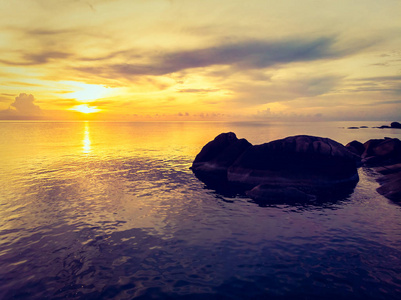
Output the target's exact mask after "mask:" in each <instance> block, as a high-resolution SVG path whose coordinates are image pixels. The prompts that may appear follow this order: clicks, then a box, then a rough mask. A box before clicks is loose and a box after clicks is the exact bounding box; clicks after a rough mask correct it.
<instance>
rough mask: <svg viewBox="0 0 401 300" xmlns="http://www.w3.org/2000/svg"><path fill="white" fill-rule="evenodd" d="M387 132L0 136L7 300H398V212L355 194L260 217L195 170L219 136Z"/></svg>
mask: <svg viewBox="0 0 401 300" xmlns="http://www.w3.org/2000/svg"><path fill="white" fill-rule="evenodd" d="M383 124H385V123H383V122H374V123H372V122H371V123H369V122H365V123H358V122H348V123H331V122H327V123H293V124H286V123H208V122H187V123H184V122H183V123H180V122H176V123H174V122H171V123H94V122H75V123H74V122H70V123H63V122H1V123H0V137H1V148H0V189H1V198H0V265H1V268H0V298H1V299H46V298H47V299H64V298H72V299H132V298H139V299H141V298H144V299H148V298H159V299H166V298H174V299H176V298H190V299H193V298H195V299H203V298H204V299H255V298H256V299H257V298H263V299H266V298H272V299H276V298H277V299H293V298H294V299H322V298H324V299H334V298H336V299H338V298H341V299H345V298H349V299H398V298H399V296H400V295H401V262H400V257H401V207H400V206H399V205H397V204H395V203H393V202H391V201H389V200H387V199H385V198H384V197H382V196H380V195H379V194H377V192H376V191H375V189H376V188H377V187H378V184H377V183H376V182H375V176H376V174H374V172H372V171H371V170H369V169H360V170H359V173H360V182H359V183H358V185H357V187H356V188H355V191H354V193H353V194H351V195H350V196H349V197H347V198H345V199H340V200H338V201H335V202H326V203H322V204H319V205H313V204H310V205H287V204H280V205H271V206H268V205H267V206H259V205H258V204H256V203H254V202H252V201H251V199H249V198H247V197H245V196H241V195H237V196H234V197H227V196H224V195H220V194H218V193H217V192H216V191H214V190H210V189H207V188H206V187H205V185H204V184H203V183H202V182H200V181H199V180H198V179H196V177H195V176H194V175H193V174H192V172H191V171H190V170H189V166H190V165H191V163H192V160H193V158H194V157H195V155H196V154H197V153H198V152H199V151H200V149H201V148H202V146H203V145H204V144H205V143H206V142H208V141H209V140H211V139H213V138H214V137H215V136H216V135H217V134H219V133H221V132H227V131H234V132H236V133H237V136H238V137H244V138H247V139H248V140H249V141H250V142H251V143H254V144H258V143H263V142H267V141H270V140H274V139H277V138H283V137H286V136H289V135H295V134H312V135H319V136H325V137H330V138H333V139H335V140H337V141H339V142H341V143H344V144H345V143H347V142H349V141H351V140H354V139H357V140H359V141H362V142H364V141H366V140H368V139H370V138H383V137H384V136H390V137H398V138H400V137H401V130H400V131H397V130H395V129H386V130H384V129H377V128H367V129H359V130H349V129H346V128H347V127H349V126H360V125H367V126H380V125H383Z"/></svg>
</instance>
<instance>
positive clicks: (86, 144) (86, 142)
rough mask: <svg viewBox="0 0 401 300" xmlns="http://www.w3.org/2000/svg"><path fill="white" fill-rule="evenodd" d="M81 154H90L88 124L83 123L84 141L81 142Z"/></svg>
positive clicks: (86, 122)
mask: <svg viewBox="0 0 401 300" xmlns="http://www.w3.org/2000/svg"><path fill="white" fill-rule="evenodd" d="M82 144H83V146H82V152H83V153H85V154H89V153H90V152H91V140H90V131H89V122H88V121H85V131H84V139H83V140H82Z"/></svg>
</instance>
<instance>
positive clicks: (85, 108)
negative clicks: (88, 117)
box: [71, 104, 100, 114]
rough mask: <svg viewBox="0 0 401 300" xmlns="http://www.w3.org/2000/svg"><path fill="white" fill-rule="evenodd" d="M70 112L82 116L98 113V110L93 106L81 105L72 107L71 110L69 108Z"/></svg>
mask: <svg viewBox="0 0 401 300" xmlns="http://www.w3.org/2000/svg"><path fill="white" fill-rule="evenodd" d="M71 110H76V111H79V112H81V113H84V114H90V113H95V112H98V111H100V109H97V108H96V107H93V106H92V107H91V106H88V104H81V105H77V106H74V107H73V108H71Z"/></svg>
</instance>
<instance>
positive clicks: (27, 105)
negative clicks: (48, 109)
mask: <svg viewBox="0 0 401 300" xmlns="http://www.w3.org/2000/svg"><path fill="white" fill-rule="evenodd" d="M34 102H35V97H34V96H33V95H32V94H29V95H28V94H25V93H21V94H19V96H17V97H15V101H14V102H13V103H11V106H12V107H14V108H15V110H16V112H17V113H18V114H19V115H24V116H32V115H33V116H35V115H40V114H42V110H41V109H40V107H39V106H38V105H35V104H34Z"/></svg>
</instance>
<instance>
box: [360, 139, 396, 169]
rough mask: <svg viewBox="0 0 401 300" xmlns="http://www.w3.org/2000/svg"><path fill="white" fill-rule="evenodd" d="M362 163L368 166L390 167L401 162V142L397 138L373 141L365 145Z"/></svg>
mask: <svg viewBox="0 0 401 300" xmlns="http://www.w3.org/2000/svg"><path fill="white" fill-rule="evenodd" d="M363 146H364V148H365V151H364V152H363V153H362V155H361V157H362V159H363V160H362V161H363V163H365V164H366V165H371V166H373V165H389V164H394V163H397V162H401V141H400V140H399V139H396V138H394V139H393V138H384V139H372V140H369V141H367V142H365V143H364V144H363Z"/></svg>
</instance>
